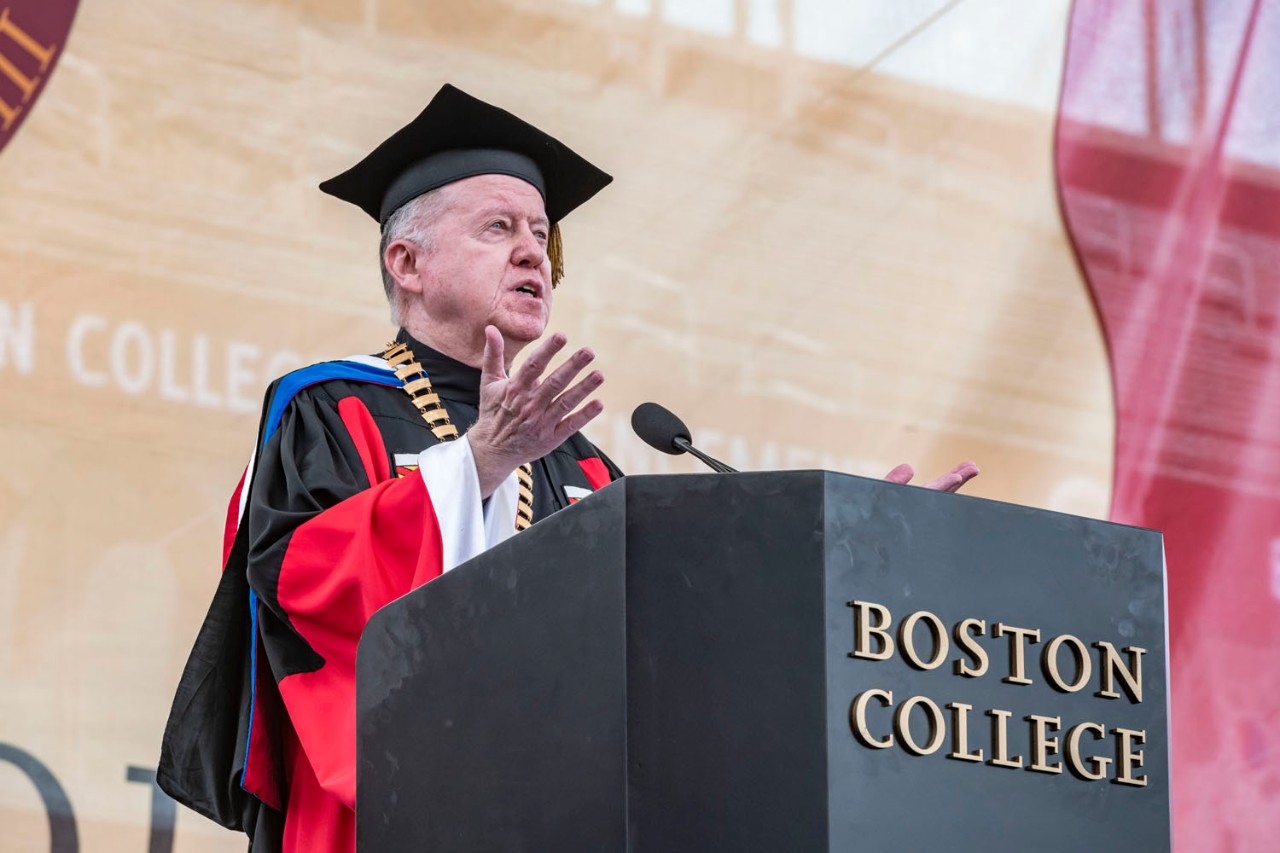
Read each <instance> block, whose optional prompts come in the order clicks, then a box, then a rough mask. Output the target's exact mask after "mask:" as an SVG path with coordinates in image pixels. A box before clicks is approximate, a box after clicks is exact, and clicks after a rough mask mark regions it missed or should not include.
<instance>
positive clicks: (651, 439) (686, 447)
mask: <svg viewBox="0 0 1280 853" xmlns="http://www.w3.org/2000/svg"><path fill="white" fill-rule="evenodd" d="M631 428H632V429H633V430H635V432H636V435H638V436H640V438H641V440H643V441H644V443H645V444H647V445H649V446H650V447H652V448H654V449H655V450H661V451H662V452H663V453H670V454H671V455H672V456H679V455H680V454H681V453H691V454H693V456H695V457H697V458H698V459H700V460H702V461H703V462H704V463H706V465H707V467H709V468H710V469H711V470H712V471H718V472H719V473H721V474H736V473H738V471H737V469H736V468H730V467H729V466H728V465H726V464H724V463H723V462H721V461H720V460H718V459H712V458H711V457H710V456H708V455H707V454H705V453H703V452H702V451H701V450H699V449H698V448H696V447H694V446H693V442H692V440H691V439H690V437H689V428H688V427H687V426H685V425H684V421H682V420H680V419H679V418H678V417H676V416H675V415H674V414H673V413H672V412H670V411H668V410H667V409H664V408H663V407H662V406H659V405H658V404H657V403H641V404H640V405H638V406H636V410H635V411H634V412H632V413H631Z"/></svg>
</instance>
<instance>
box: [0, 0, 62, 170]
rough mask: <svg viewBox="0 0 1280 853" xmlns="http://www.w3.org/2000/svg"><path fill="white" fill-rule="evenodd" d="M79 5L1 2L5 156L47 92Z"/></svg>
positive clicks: (55, 0) (0, 117)
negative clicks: (37, 102) (6, 148)
mask: <svg viewBox="0 0 1280 853" xmlns="http://www.w3.org/2000/svg"><path fill="white" fill-rule="evenodd" d="M79 5H80V2H79V0H0V151H3V150H4V147H5V146H6V145H8V144H9V140H10V139H12V138H13V136H14V134H16V133H17V132H18V128H20V127H22V123H23V121H25V120H26V118H27V116H29V115H30V114H31V110H32V108H33V107H34V106H35V103H36V99H37V98H39V97H40V93H41V92H42V91H44V86H45V83H47V82H48V81H49V77H50V75H52V74H53V67H54V66H55V65H56V64H57V62H58V59H59V58H60V57H61V56H62V49H63V47H64V46H65V45H66V43H67V37H68V36H69V35H70V34H71V23H72V21H73V20H75V16H76V7H77V6H79Z"/></svg>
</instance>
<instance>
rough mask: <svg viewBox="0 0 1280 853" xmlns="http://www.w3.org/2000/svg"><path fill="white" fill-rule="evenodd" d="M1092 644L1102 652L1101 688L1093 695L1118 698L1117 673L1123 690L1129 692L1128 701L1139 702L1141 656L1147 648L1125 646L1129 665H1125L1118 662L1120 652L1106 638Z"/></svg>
mask: <svg viewBox="0 0 1280 853" xmlns="http://www.w3.org/2000/svg"><path fill="white" fill-rule="evenodd" d="M1093 645H1094V648H1096V649H1098V650H1100V651H1101V652H1102V666H1101V669H1102V689H1101V690H1099V691H1098V692H1097V693H1095V694H1094V695H1095V696H1101V697H1103V698H1104V699H1119V698H1120V694H1119V693H1117V692H1116V689H1115V676H1116V675H1119V676H1120V684H1121V686H1122V687H1124V692H1125V693H1128V694H1129V701H1130V702H1135V703H1136V702H1141V701H1142V656H1143V655H1145V654H1146V653H1147V650H1146V649H1140V648H1137V647H1136V646H1125V647H1124V650H1125V653H1126V654H1127V655H1128V656H1129V665H1128V666H1125V665H1124V664H1122V663H1121V662H1120V653H1119V652H1118V651H1116V647H1115V646H1113V645H1111V644H1110V643H1108V642H1107V641H1106V640H1099V641H1098V642H1096V643H1094V644H1093Z"/></svg>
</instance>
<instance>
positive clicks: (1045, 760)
mask: <svg viewBox="0 0 1280 853" xmlns="http://www.w3.org/2000/svg"><path fill="white" fill-rule="evenodd" d="M1027 722H1029V723H1031V763H1030V764H1028V765H1027V769H1028V770H1035V771H1038V772H1040V773H1061V772H1062V765H1061V764H1050V763H1049V756H1051V755H1057V754H1058V739H1057V738H1056V737H1049V734H1048V732H1049V730H1050V729H1052V730H1053V731H1055V732H1056V731H1058V730H1059V729H1061V728H1062V718H1061V717H1044V716H1041V715H1040V714H1029V715H1028V716H1027Z"/></svg>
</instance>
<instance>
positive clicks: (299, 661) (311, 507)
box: [158, 332, 621, 853]
mask: <svg viewBox="0 0 1280 853" xmlns="http://www.w3.org/2000/svg"><path fill="white" fill-rule="evenodd" d="M399 339H400V340H403V341H406V342H407V343H409V345H410V346H411V348H412V349H413V352H414V355H415V357H416V358H417V359H418V361H419V362H420V363H421V364H422V366H423V368H424V369H425V370H426V372H427V374H428V376H429V377H430V378H431V381H432V385H433V388H434V390H435V391H436V393H438V394H439V395H440V397H441V399H442V401H443V402H444V405H445V408H446V409H447V410H448V411H449V416H450V418H451V419H452V421H453V422H454V424H456V425H457V427H458V429H459V430H460V431H462V432H464V433H465V431H466V430H467V429H468V428H470V426H471V425H472V424H473V423H474V422H475V420H476V417H477V414H478V405H479V383H480V371H479V370H476V369H475V368H471V367H468V366H466V365H463V364H460V363H458V362H456V361H454V360H452V359H449V358H447V357H446V356H443V355H441V354H440V353H437V352H435V351H434V350H431V349H430V348H428V347H426V346H424V345H422V344H420V343H419V342H417V341H414V340H412V339H411V338H409V337H408V335H407V334H406V333H404V332H401V334H400V338H399ZM400 385H401V383H400V382H399V380H397V379H396V378H395V375H394V374H393V373H392V372H390V371H389V370H388V369H387V368H386V367H385V365H384V364H383V363H382V362H381V359H371V358H364V359H353V360H347V361H341V362H326V363H324V364H320V365H313V366H312V367H309V368H304V369H303V370H300V371H296V372H294V373H292V374H289V375H288V376H285V377H283V378H282V379H280V380H277V381H276V382H275V383H274V384H273V385H272V386H271V388H270V389H269V390H268V392H267V398H266V405H265V407H264V412H263V417H262V421H261V425H260V430H259V441H258V445H257V450H256V452H255V457H254V460H253V462H251V463H250V467H249V470H248V471H247V472H246V476H245V478H244V479H243V480H242V482H241V486H240V487H239V488H238V489H237V492H236V495H234V496H233V498H232V501H231V507H230V509H229V511H228V524H227V539H226V549H225V551H224V560H225V568H224V571H223V577H222V581H221V583H220V585H219V588H218V591H217V593H216V594H215V598H214V602H213V605H212V606H211V608H210V611H209V615H208V617H207V618H206V621H205V624H204V626H203V628H202V629H201V632H200V635H199V637H198V638H197V641H196V645H195V648H194V649H193V650H192V655H191V658H190V660H189V661H188V664H187V669H186V671H185V672H184V673H183V677H182V680H181V682H180V684H179V687H178V692H177V696H176V698H175V700H174V707H173V711H172V713H171V717H170V720H169V725H168V727H167V728H166V731H165V737H164V743H163V746H162V755H161V766H160V771H159V774H158V779H159V781H160V783H161V785H162V787H164V788H165V790H166V791H168V792H169V793H170V794H171V795H172V796H174V797H175V799H178V800H179V801H180V802H183V803H185V804H187V805H189V806H191V807H192V808H194V809H195V810H197V811H199V812H201V813H202V814H205V815H206V816H208V817H211V818H213V819H214V820H216V821H218V822H219V823H222V824H223V825H224V826H229V827H232V828H235V829H241V830H244V831H245V832H247V833H249V835H250V837H251V839H252V844H251V850H252V851H254V853H268V852H269V853H277V851H290V853H291V851H304V850H305V851H309V852H310V851H314V853H327V851H335V853H337V851H344V853H351V851H354V847H355V812H354V808H355V656H356V644H357V642H358V640H359V638H360V633H361V632H362V631H363V629H364V626H365V624H366V622H367V621H368V619H369V617H370V616H372V614H373V613H374V611H376V610H377V609H378V608H380V607H382V606H383V605H385V604H387V603H388V602H390V601H391V600H393V599H395V598H398V597H399V596H401V595H403V594H405V593H406V592H409V591H410V590H412V589H414V588H415V587H418V586H420V585H422V584H424V583H427V582H428V581H430V580H432V579H433V578H436V577H439V575H440V574H441V573H442V572H444V571H447V570H448V569H450V568H452V567H453V566H454V565H457V564H458V563H460V562H462V561H464V560H466V559H469V558H470V557H471V556H474V555H475V554H477V553H479V552H480V551H483V550H484V549H485V548H486V547H488V546H489V545H492V544H494V543H496V542H497V541H500V540H501V539H502V538H505V537H506V536H509V535H511V534H512V532H513V531H514V523H515V488H516V486H515V477H514V474H513V475H512V476H511V477H510V478H508V480H507V481H506V482H505V483H504V484H503V485H502V486H501V487H500V488H499V489H498V491H496V492H495V493H494V494H493V495H492V496H491V497H490V498H489V499H488V500H487V501H482V500H481V498H480V492H479V483H478V481H477V479H476V475H475V467H474V462H473V461H472V458H471V454H470V447H469V445H468V444H467V442H466V440H465V435H464V438H463V440H460V441H456V442H449V443H446V444H440V443H438V442H437V440H436V439H435V437H434V435H433V434H432V433H431V431H430V429H429V428H428V427H427V425H426V423H425V422H424V421H423V420H422V416H421V415H420V414H419V412H418V410H417V409H416V408H415V407H414V406H413V405H412V403H411V402H410V400H409V396H408V395H407V394H406V393H404V390H403V389H402V388H401V387H400ZM532 467H533V480H534V519H535V522H536V521H537V520H540V519H541V518H545V517H546V516H547V515H550V514H551V513H553V512H555V511H556V510H558V509H561V508H563V507H565V506H568V505H569V504H570V503H572V502H574V501H575V500H577V499H578V498H580V497H582V496H584V495H587V494H589V493H590V492H591V491H593V490H595V489H598V488H600V487H602V486H604V485H605V484H607V483H609V482H610V481H611V480H613V479H615V478H617V477H618V476H621V474H620V472H619V471H618V470H617V468H616V467H615V466H613V464H612V463H611V462H610V461H609V460H608V459H607V458H606V457H605V456H604V455H603V454H601V453H600V452H599V451H598V450H596V449H595V448H594V447H593V446H592V445H591V444H590V442H588V441H587V440H586V439H585V438H583V437H582V436H581V435H576V434H575V435H573V436H571V437H570V438H569V439H568V440H566V441H565V442H564V443H563V444H561V445H560V446H559V447H557V448H556V449H555V450H553V451H552V452H551V453H549V454H547V455H546V456H544V457H542V458H541V459H538V460H536V461H535V462H534V463H533V466H532ZM246 794H247V795H248V796H246Z"/></svg>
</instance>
